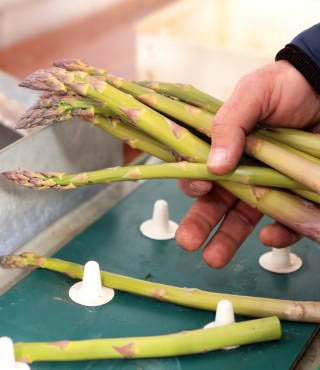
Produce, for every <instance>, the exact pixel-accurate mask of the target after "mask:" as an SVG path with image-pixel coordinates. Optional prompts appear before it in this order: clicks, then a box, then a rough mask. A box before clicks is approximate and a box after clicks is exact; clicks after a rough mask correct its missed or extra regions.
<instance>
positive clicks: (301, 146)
mask: <svg viewBox="0 0 320 370" xmlns="http://www.w3.org/2000/svg"><path fill="white" fill-rule="evenodd" d="M138 83H139V84H141V85H143V86H145V87H148V88H150V89H152V90H154V91H156V92H158V93H161V94H165V95H167V96H171V97H176V98H178V99H181V100H182V101H185V102H188V103H189V104H193V105H195V106H197V107H200V108H202V109H204V110H208V107H210V106H211V107H213V108H212V110H211V111H212V112H213V113H216V112H217V111H218V110H219V108H220V107H221V106H222V104H223V102H221V101H218V100H216V99H215V98H214V97H212V96H210V95H207V94H205V93H203V92H201V91H199V90H197V89H195V88H194V87H192V86H191V85H183V84H173V83H166V82H151V81H145V82H138ZM183 122H185V121H183ZM193 127H194V128H197V122H196V124H195V125H193ZM209 128H210V126H206V125H205V123H204V122H202V124H201V131H202V132H204V133H209V136H210V129H209ZM198 130H199V131H200V127H199V128H198ZM256 132H257V133H259V134H262V135H264V136H266V137H269V138H270V139H274V140H276V141H278V142H281V143H284V144H287V145H289V146H290V147H293V148H296V149H298V150H300V151H301V152H305V153H308V154H310V155H312V156H314V157H317V158H320V134H315V133H311V132H306V131H303V130H297V129H289V128H269V127H268V128H258V129H257V130H256Z"/></svg>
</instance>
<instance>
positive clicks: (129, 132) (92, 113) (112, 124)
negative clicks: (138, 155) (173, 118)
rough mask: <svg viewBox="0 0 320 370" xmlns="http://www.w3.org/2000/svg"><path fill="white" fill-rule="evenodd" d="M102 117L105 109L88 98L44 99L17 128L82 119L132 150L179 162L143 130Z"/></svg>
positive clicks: (175, 156) (26, 115)
mask: <svg viewBox="0 0 320 370" xmlns="http://www.w3.org/2000/svg"><path fill="white" fill-rule="evenodd" d="M97 113H98V114H97ZM103 114H108V110H107V109H106V108H104V107H99V106H95V105H93V103H92V102H90V101H88V100H87V99H84V98H81V97H78V96H50V97H47V98H45V99H41V100H40V101H39V102H38V104H37V105H35V106H33V107H31V108H30V109H28V110H27V111H26V112H25V114H24V115H23V116H22V117H21V119H20V121H19V122H18V126H17V128H31V127H35V126H46V125H48V124H50V123H52V122H60V121H67V120H69V119H71V118H72V117H80V118H82V119H84V120H85V121H88V122H90V123H92V124H93V125H95V126H97V127H99V128H100V129H102V130H103V131H105V132H107V133H108V134H110V135H113V136H115V137H117V138H118V139H121V140H123V141H124V142H126V143H127V144H128V145H129V146H131V147H132V148H136V149H140V150H142V151H144V152H146V153H149V154H151V155H153V156H155V157H157V158H160V159H162V160H163V161H166V162H175V161H176V160H177V159H179V157H178V156H177V155H176V154H175V153H174V152H173V151H172V150H170V149H169V148H166V147H165V146H164V145H163V144H161V143H160V142H158V141H157V140H155V139H153V138H152V137H150V136H148V135H146V134H145V133H143V132H142V131H140V130H137V129H136V128H134V127H133V126H131V125H128V124H125V123H123V122H121V121H120V120H119V119H117V118H114V117H110V118H107V117H105V116H103ZM109 115H111V112H109Z"/></svg>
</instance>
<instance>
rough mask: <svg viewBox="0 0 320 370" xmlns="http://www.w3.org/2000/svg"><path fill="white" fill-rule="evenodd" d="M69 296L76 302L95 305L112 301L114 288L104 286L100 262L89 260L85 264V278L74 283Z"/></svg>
mask: <svg viewBox="0 0 320 370" xmlns="http://www.w3.org/2000/svg"><path fill="white" fill-rule="evenodd" d="M69 296H70V298H71V299H72V300H73V301H74V302H76V303H79V304H81V305H83V306H90V307H94V306H101V305H103V304H105V303H108V302H110V301H111V300H112V298H113V297H114V290H113V289H110V288H105V287H103V286H102V283H101V273H100V267H99V264H98V263H97V262H95V261H89V262H87V263H86V264H85V266H84V271H83V280H82V281H80V282H78V283H76V284H74V285H72V287H71V288H70V290H69Z"/></svg>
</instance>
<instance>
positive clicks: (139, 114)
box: [22, 68, 320, 241]
mask: <svg viewBox="0 0 320 370" xmlns="http://www.w3.org/2000/svg"><path fill="white" fill-rule="evenodd" d="M22 86H26V87H30V88H34V89H40V90H47V91H56V92H59V93H67V92H68V90H70V89H71V90H73V91H75V92H76V93H79V94H80V95H83V96H88V97H90V98H91V99H93V100H95V101H98V102H100V103H101V104H104V105H106V106H107V107H108V109H111V110H112V112H113V113H114V114H116V115H119V116H120V117H123V116H124V117H125V119H130V120H131V121H132V122H133V123H134V124H136V125H137V126H138V127H139V128H141V129H142V130H145V131H146V132H148V133H149V134H150V135H151V136H153V137H154V138H158V139H159V141H160V140H161V141H162V142H163V143H164V144H166V145H167V146H168V147H170V148H172V149H173V150H174V151H175V152H177V153H179V154H180V155H182V156H183V157H185V158H186V159H188V160H189V161H192V162H200V163H203V162H206V159H207V156H208V153H209V145H207V144H206V143H204V142H203V141H201V140H200V139H198V138H197V137H195V136H194V135H192V134H190V132H189V131H188V130H186V129H183V128H181V127H180V126H179V125H176V124H174V123H173V122H172V121H167V119H166V118H165V117H163V116H162V115H161V114H159V113H157V112H155V111H153V110H152V109H150V108H147V107H146V106H145V105H144V104H142V103H140V102H138V101H137V100H135V99H134V98H133V97H132V96H131V95H127V94H125V93H123V92H121V91H119V90H117V89H116V88H114V87H112V86H110V85H109V84H107V83H106V82H104V81H102V80H101V79H96V78H94V77H92V76H89V75H88V74H87V73H85V72H68V71H66V70H64V69H59V68H53V69H51V70H49V71H46V70H40V71H37V72H35V73H33V74H32V75H31V76H29V78H27V79H26V80H25V81H24V82H23V83H22ZM168 122H169V123H168ZM217 182H218V184H220V185H221V186H223V187H227V185H226V184H228V183H227V182H223V181H217ZM227 188H228V189H229V190H230V191H231V192H233V193H234V194H236V195H237V196H238V197H239V198H240V199H242V200H244V201H246V200H248V199H249V200H250V204H251V205H252V206H254V207H256V208H257V209H259V210H263V212H264V213H266V214H267V215H269V216H271V217H273V218H275V219H276V220H280V221H281V222H283V223H284V224H285V225H286V226H288V227H289V228H291V229H293V230H295V231H296V232H298V233H301V234H303V235H305V236H308V237H309V238H310V239H313V240H315V241H319V240H320V235H319V231H318V230H319V229H320V221H319V216H320V210H318V209H317V208H315V206H314V205H313V204H312V203H308V202H305V203H303V202H302V201H301V199H300V198H298V197H296V196H294V195H291V194H287V193H284V192H281V191H279V190H274V189H272V190H271V189H270V190H269V191H268V193H269V194H272V196H268V197H260V196H259V194H261V193H263V194H265V193H266V189H265V188H261V189H259V187H251V186H249V185H241V188H240V191H238V190H239V189H237V188H236V187H232V186H230V183H229V184H228V187H227ZM269 200H271V202H269ZM283 200H286V201H287V202H289V203H291V204H290V207H289V206H288V207H287V208H290V209H291V211H292V212H296V214H299V215H303V216H304V218H302V219H299V222H297V219H296V217H294V216H293V217H290V215H288V213H287V212H286V211H285V210H284V209H283V206H279V205H280V204H283ZM317 229H318V230H317Z"/></svg>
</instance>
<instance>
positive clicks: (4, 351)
mask: <svg viewBox="0 0 320 370" xmlns="http://www.w3.org/2000/svg"><path fill="white" fill-rule="evenodd" d="M0 370H31V369H30V366H29V365H27V364H26V363H24V362H16V360H15V355H14V346H13V342H12V340H11V339H10V338H8V337H1V338H0Z"/></svg>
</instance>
